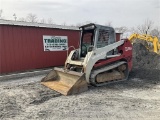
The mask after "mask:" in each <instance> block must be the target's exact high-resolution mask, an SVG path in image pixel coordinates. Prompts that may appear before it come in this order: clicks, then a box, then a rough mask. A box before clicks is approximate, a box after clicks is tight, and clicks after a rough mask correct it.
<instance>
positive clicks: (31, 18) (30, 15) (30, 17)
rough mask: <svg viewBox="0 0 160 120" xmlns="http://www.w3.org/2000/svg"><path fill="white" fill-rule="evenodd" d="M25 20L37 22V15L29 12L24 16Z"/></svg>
mask: <svg viewBox="0 0 160 120" xmlns="http://www.w3.org/2000/svg"><path fill="white" fill-rule="evenodd" d="M26 20H27V22H37V21H38V20H37V15H35V14H32V13H29V14H28V15H27V18H26Z"/></svg>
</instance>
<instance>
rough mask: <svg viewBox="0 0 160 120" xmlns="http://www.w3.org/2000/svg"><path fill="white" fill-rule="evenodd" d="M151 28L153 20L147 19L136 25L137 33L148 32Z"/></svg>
mask: <svg viewBox="0 0 160 120" xmlns="http://www.w3.org/2000/svg"><path fill="white" fill-rule="evenodd" d="M152 28H153V21H151V20H149V19H147V20H145V22H144V24H142V25H139V26H138V27H137V30H138V33H140V34H149V33H150V32H151V30H152Z"/></svg>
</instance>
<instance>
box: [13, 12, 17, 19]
mask: <svg viewBox="0 0 160 120" xmlns="http://www.w3.org/2000/svg"><path fill="white" fill-rule="evenodd" d="M13 16H14V20H15V21H16V20H17V16H16V14H15V13H14V14H13Z"/></svg>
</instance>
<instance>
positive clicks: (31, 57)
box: [0, 20, 80, 74]
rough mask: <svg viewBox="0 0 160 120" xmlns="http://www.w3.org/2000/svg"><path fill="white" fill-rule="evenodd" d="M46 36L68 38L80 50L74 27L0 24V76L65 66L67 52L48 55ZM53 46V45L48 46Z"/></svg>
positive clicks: (71, 44)
mask: <svg viewBox="0 0 160 120" xmlns="http://www.w3.org/2000/svg"><path fill="white" fill-rule="evenodd" d="M44 35H45V36H65V37H67V39H68V41H67V43H68V46H75V47H76V48H77V47H78V41H79V37H80V31H79V30H78V28H75V27H68V26H61V25H49V24H40V23H28V22H17V21H9V20H0V74H2V73H10V72H16V71H26V70H31V69H38V68H46V67H51V66H59V65H63V64H64V62H65V60H66V57H67V51H66V50H60V51H45V50H44V49H45V47H48V46H47V45H44V43H43V41H44V38H43V37H44ZM49 45H51V47H54V46H52V44H49Z"/></svg>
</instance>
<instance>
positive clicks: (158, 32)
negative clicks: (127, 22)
mask: <svg viewBox="0 0 160 120" xmlns="http://www.w3.org/2000/svg"><path fill="white" fill-rule="evenodd" d="M150 34H151V35H152V36H157V37H160V30H159V29H158V28H154V29H153V30H151V32H150Z"/></svg>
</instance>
